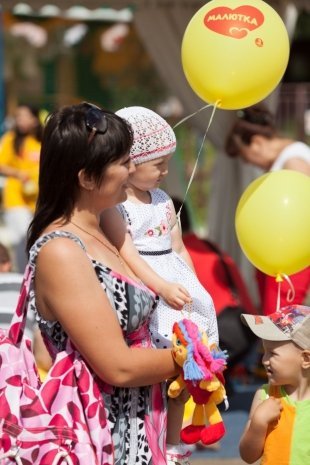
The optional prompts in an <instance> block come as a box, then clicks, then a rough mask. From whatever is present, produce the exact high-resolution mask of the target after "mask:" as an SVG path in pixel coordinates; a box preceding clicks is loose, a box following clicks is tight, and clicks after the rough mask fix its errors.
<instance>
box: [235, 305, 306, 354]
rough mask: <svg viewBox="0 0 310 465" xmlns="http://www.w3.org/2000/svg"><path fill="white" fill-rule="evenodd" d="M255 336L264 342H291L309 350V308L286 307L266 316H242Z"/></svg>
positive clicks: (301, 306) (303, 306)
mask: <svg viewBox="0 0 310 465" xmlns="http://www.w3.org/2000/svg"><path fill="white" fill-rule="evenodd" d="M242 319H243V322H245V323H246V324H247V325H248V326H249V327H250V329H251V330H252V331H253V333H254V334H256V336H258V337H259V338H261V339H264V340H266V341H274V342H276V341H282V342H283V341H291V342H294V343H295V344H296V345H297V346H298V347H300V348H301V349H310V307H307V306H305V305H288V306H287V307H283V308H281V309H280V310H278V311H277V312H274V313H271V314H270V315H268V316H262V315H247V314H242Z"/></svg>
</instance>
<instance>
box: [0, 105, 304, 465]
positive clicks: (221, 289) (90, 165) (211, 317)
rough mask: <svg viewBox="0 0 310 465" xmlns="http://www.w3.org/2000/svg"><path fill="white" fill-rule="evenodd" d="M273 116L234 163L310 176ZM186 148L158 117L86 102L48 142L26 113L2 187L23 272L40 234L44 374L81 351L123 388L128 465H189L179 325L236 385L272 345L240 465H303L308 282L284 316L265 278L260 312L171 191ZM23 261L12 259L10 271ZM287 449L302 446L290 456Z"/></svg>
mask: <svg viewBox="0 0 310 465" xmlns="http://www.w3.org/2000/svg"><path fill="white" fill-rule="evenodd" d="M26 114H27V117H28V124H26V123H25V122H23V121H24V120H23V118H25V117H26ZM271 118H272V115H271V114H270V112H268V111H267V110H266V109H265V108H263V107H261V106H257V107H253V108H250V109H245V110H242V112H240V113H239V114H238V117H237V121H236V123H235V124H234V125H233V127H232V129H231V131H230V133H229V136H228V138H227V144H226V147H227V153H228V155H229V156H241V157H242V158H243V159H244V160H246V161H247V162H250V163H253V164H256V165H257V166H260V167H262V168H264V169H265V170H274V169H286V168H288V169H296V170H299V171H302V172H304V173H305V174H308V175H310V150H309V148H308V147H307V146H306V145H305V144H303V143H301V142H295V141H293V140H290V139H285V138H282V137H280V136H279V135H278V134H277V131H276V128H275V125H274V123H273V120H272V119H271ZM30 120H31V124H30ZM42 132H43V133H42ZM176 144H177V141H176V137H175V134H174V131H173V129H172V128H171V126H170V125H169V124H168V123H167V121H165V120H164V119H163V118H162V117H161V116H160V115H158V114H157V113H155V112H154V111H152V110H150V109H147V108H144V107H139V106H135V107H129V108H123V109H120V110H119V111H117V112H115V113H114V112H111V111H108V110H102V109H101V108H99V107H97V106H95V105H92V104H89V103H85V102H84V103H81V104H77V105H71V106H65V107H62V108H60V109H57V110H55V111H54V112H52V113H51V114H50V115H49V116H48V118H47V120H46V123H45V126H44V130H43V131H42V128H41V125H40V122H39V119H38V114H37V113H36V112H35V111H33V110H32V109H31V107H28V106H26V105H23V106H21V107H19V108H18V111H17V114H16V129H15V130H14V131H12V132H10V133H8V134H5V136H3V139H2V143H1V145H0V173H2V174H3V175H5V176H6V177H7V181H6V183H5V189H4V194H3V210H4V215H5V216H4V218H5V220H6V221H7V225H8V226H10V224H11V225H13V229H14V232H15V233H17V232H18V240H17V239H16V240H15V239H14V240H13V233H12V253H13V254H14V257H15V260H16V263H19V266H20V269H18V271H21V272H22V271H23V268H22V266H23V265H22V259H20V260H19V259H18V257H19V252H18V250H19V249H20V246H21V244H22V243H23V244H25V238H26V234H27V243H26V251H27V253H26V252H25V253H24V259H25V258H26V257H27V258H28V263H29V265H30V266H31V267H32V269H33V270H34V278H33V280H32V282H31V284H30V298H29V302H28V312H29V313H31V314H33V315H34V316H35V319H36V322H37V325H38V328H39V329H38V328H36V331H37V332H38V333H40V337H41V340H40V341H38V342H37V347H42V346H43V347H44V349H42V352H40V349H38V352H37V354H38V355H37V360H38V364H39V366H40V364H41V367H42V371H45V372H46V371H48V369H49V367H50V366H51V365H52V363H53V359H55V357H56V354H57V353H59V352H60V351H63V350H65V349H66V345H67V341H68V339H69V340H70V341H71V342H72V344H73V345H74V347H75V348H76V349H77V351H78V352H79V354H80V355H81V357H82V358H83V359H84V360H85V361H86V362H87V364H88V366H89V367H90V369H91V372H92V374H93V376H94V377H96V378H100V380H101V381H102V382H104V383H105V386H108V387H106V388H104V389H102V391H101V394H102V397H103V401H104V405H105V409H106V412H107V422H108V428H109V431H110V432H111V437H112V442H113V454H114V463H115V465H125V464H126V465H130V464H132V465H133V464H139V465H189V463H190V458H189V457H190V453H191V452H190V448H189V447H188V445H186V444H184V443H183V442H182V441H181V439H180V431H181V428H182V423H183V419H184V405H185V403H186V402H187V400H188V395H187V394H186V392H185V393H184V395H182V396H181V397H178V398H177V399H169V401H168V400H167V399H168V397H167V386H168V385H169V382H170V381H171V379H173V378H175V377H176V376H178V375H179V374H180V372H181V368H180V367H179V366H178V364H177V363H176V360H175V359H174V356H173V352H172V350H171V337H172V327H173V324H174V322H180V321H181V320H182V319H184V318H189V319H191V320H192V321H193V322H195V323H196V324H197V326H198V327H199V329H200V330H201V331H203V332H205V333H206V335H207V338H208V342H209V344H210V346H212V347H213V348H214V347H217V348H218V350H220V349H225V350H226V351H227V355H228V361H227V366H228V369H227V370H226V373H227V374H226V377H227V378H229V376H230V374H231V370H232V369H233V368H234V366H235V365H236V364H238V363H240V361H242V359H243V357H244V356H245V355H246V354H247V353H248V352H249V351H250V350H251V348H252V347H253V346H254V344H256V341H257V340H258V339H262V341H263V349H264V356H263V365H264V367H265V369H266V380H267V379H268V381H266V382H267V383H268V384H266V385H264V386H263V387H262V388H261V389H259V390H258V392H257V393H256V394H255V397H254V400H253V405H252V408H251V412H250V414H249V421H248V424H247V426H246V429H245V431H244V434H243V435H242V438H241V442H240V454H241V457H242V458H243V459H244V460H245V461H246V462H247V463H254V462H255V461H256V460H258V459H260V458H261V457H263V460H264V464H266V465H271V464H272V465H274V464H275V463H280V462H281V464H282V463H283V465H284V464H287V465H289V464H294V465H299V464H304V463H306V462H305V461H304V458H305V457H308V456H309V453H310V449H309V445H308V443H309V441H305V440H303V437H304V436H303V434H304V435H305V434H306V430H307V428H306V421H308V417H309V413H308V412H310V309H309V307H306V306H304V305H302V304H303V303H304V299H305V296H306V291H308V289H309V284H310V278H309V269H306V270H303V271H301V272H300V273H298V274H297V275H296V277H293V278H292V279H294V280H293V284H294V286H295V289H296V300H295V302H294V304H292V305H290V306H286V301H285V297H284V296H283V297H282V307H281V310H280V311H279V312H276V313H274V309H275V304H276V298H275V297H273V294H272V292H273V291H272V290H271V284H272V283H271V281H269V279H268V276H262V275H260V276H259V277H258V283H259V285H260V289H261V306H260V307H259V308H257V307H256V306H255V305H254V304H253V302H252V300H251V297H250V295H249V293H248V291H247V289H246V286H245V284H244V281H243V279H242V276H241V273H240V272H239V270H238V267H237V265H236V264H235V263H234V262H233V260H232V259H231V257H229V256H228V254H226V253H224V252H223V251H221V249H220V248H219V247H218V246H217V245H216V244H213V243H212V242H210V241H208V240H207V239H201V238H199V237H198V236H197V235H196V234H195V233H194V232H193V231H192V228H191V226H190V221H189V217H188V216H186V213H187V212H186V205H182V202H180V201H179V202H178V200H177V199H171V198H170V196H169V195H168V194H167V193H166V192H164V191H163V190H162V189H160V184H161V182H162V180H163V179H164V177H165V176H166V175H167V174H168V165H169V160H170V158H171V157H172V156H173V153H174V152H175V149H176ZM38 185H39V188H38ZM177 212H180V215H181V221H180V223H181V226H180V224H179V221H178V215H177ZM182 213H183V215H182ZM14 218H15V219H14ZM10 221H11V222H10ZM14 225H16V226H14ZM17 225H20V226H21V227H20V229H19V228H18V227H17ZM14 237H15V236H14ZM8 259H9V262H10V256H9V255H8V256H6V255H5V253H3V251H2V249H1V247H0V262H1V263H0V265H1V266H2V265H3V266H4V267H5V266H6V265H5V264H6V263H7V261H8ZM3 271H5V272H11V266H10V267H9V268H8V269H7V268H4V269H3ZM301 283H302V284H301ZM300 287H303V289H304V291H303V292H302V291H300V292H299V288H300ZM242 320H243V322H242ZM183 342H185V345H186V341H183ZM43 343H44V344H43ZM46 349H47V352H46V355H47V357H45V355H44V350H46ZM188 351H189V352H191V351H193V348H191V346H190V344H189V343H188ZM107 354H109V356H107ZM40 360H42V361H40ZM43 360H44V361H43ZM224 374H225V372H224ZM304 411H305V412H307V413H305V415H303V412H304ZM286 412H290V415H291V416H290V418H289V419H288V417H287V415H286ZM292 412H293V413H292ZM284 413H285V415H284ZM155 423H156V425H157V428H153V429H150V424H155ZM293 433H294V437H293ZM295 434H296V437H295ZM284 437H289V438H290V439H289V441H290V443H289V444H290V446H287V447H283V448H281V450H279V448H277V447H276V444H277V443H279V441H282V442H283V441H284V440H283V438H284ZM292 456H294V460H295V461H292V459H291V457H292ZM295 457H296V459H295Z"/></svg>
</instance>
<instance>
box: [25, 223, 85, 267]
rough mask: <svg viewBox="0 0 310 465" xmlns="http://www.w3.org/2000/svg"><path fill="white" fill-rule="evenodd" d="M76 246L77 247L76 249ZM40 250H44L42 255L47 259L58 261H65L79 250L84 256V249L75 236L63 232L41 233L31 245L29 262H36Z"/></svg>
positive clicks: (78, 252)
mask: <svg viewBox="0 0 310 465" xmlns="http://www.w3.org/2000/svg"><path fill="white" fill-rule="evenodd" d="M56 239H57V240H56ZM47 244H49V246H48V247H46V246H47ZM77 245H78V246H79V247H76V246H77ZM41 250H44V252H43V255H44V256H46V258H47V259H49V258H50V257H54V258H56V259H58V260H61V261H63V260H64V261H66V260H68V259H69V258H70V257H71V256H72V254H73V253H74V254H80V251H81V250H83V251H84V254H85V251H86V247H85V245H84V244H83V242H82V241H81V239H80V238H79V237H78V236H76V235H75V234H73V233H71V232H69V231H65V230H52V231H47V232H45V233H43V234H42V235H41V236H40V237H39V238H38V239H37V240H36V241H35V243H34V244H33V245H32V247H31V249H30V251H29V257H30V261H31V262H33V263H35V262H36V259H37V256H38V254H39V252H40V251H41Z"/></svg>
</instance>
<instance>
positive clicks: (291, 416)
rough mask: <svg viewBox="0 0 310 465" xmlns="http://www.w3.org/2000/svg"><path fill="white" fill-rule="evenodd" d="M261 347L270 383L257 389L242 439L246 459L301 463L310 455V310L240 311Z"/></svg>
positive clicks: (272, 464)
mask: <svg viewBox="0 0 310 465" xmlns="http://www.w3.org/2000/svg"><path fill="white" fill-rule="evenodd" d="M242 318H243V321H244V322H245V324H246V325H248V326H249V327H250V329H251V330H252V331H253V333H254V334H256V336H257V337H259V338H261V339H262V341H263V346H264V356H263V364H264V367H265V370H266V373H267V376H268V384H265V385H263V386H262V387H261V388H260V389H258V390H257V392H256V393H255V396H254V399H253V402H252V407H251V410H250V414H249V420H248V422H247V424H246V427H245V430H244V433H243V435H242V437H241V440H240V445H239V449H240V455H241V458H242V459H243V460H244V461H245V462H246V463H254V462H256V461H257V460H259V459H260V458H261V459H262V461H261V463H263V464H264V465H276V464H279V465H280V464H281V465H305V464H307V463H309V457H310V430H309V422H310V308H309V307H307V306H303V305H289V306H286V307H284V308H281V309H280V310H279V311H277V312H275V313H272V314H270V315H268V316H255V315H246V314H244V315H242Z"/></svg>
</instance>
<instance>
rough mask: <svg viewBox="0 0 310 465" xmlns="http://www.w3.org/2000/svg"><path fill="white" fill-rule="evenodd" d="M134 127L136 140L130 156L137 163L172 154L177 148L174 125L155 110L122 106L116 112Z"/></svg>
mask: <svg viewBox="0 0 310 465" xmlns="http://www.w3.org/2000/svg"><path fill="white" fill-rule="evenodd" d="M116 114H117V115H118V116H120V117H121V118H124V119H125V120H126V121H128V122H129V123H130V125H131V127H132V129H133V133H134V142H133V145H132V148H131V150H130V156H131V159H132V161H133V163H134V164H135V165H138V164H140V163H145V162H147V161H150V160H155V159H156V158H162V157H165V156H167V155H171V154H172V153H173V152H174V151H175V148H176V138H175V134H174V131H173V129H172V127H171V126H170V125H169V124H168V123H167V121H165V120H164V119H163V118H162V117H161V116H159V115H158V114H157V113H155V112H154V111H152V110H150V109H148V108H144V107H139V106H133V107H127V108H122V109H121V110H118V111H117V112H116Z"/></svg>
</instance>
